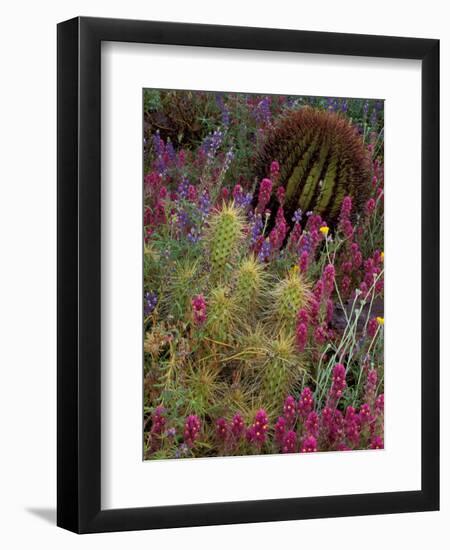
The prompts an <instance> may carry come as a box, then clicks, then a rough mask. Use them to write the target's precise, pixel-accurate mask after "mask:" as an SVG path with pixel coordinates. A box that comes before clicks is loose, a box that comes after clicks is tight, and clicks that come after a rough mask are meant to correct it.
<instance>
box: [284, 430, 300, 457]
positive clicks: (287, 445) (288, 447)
mask: <svg viewBox="0 0 450 550" xmlns="http://www.w3.org/2000/svg"><path fill="white" fill-rule="evenodd" d="M296 443H297V434H296V433H295V432H294V431H293V430H289V431H288V432H287V434H286V435H285V436H284V440H283V445H282V447H281V451H282V452H283V453H295V447H296Z"/></svg>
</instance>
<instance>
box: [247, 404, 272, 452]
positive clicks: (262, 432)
mask: <svg viewBox="0 0 450 550" xmlns="http://www.w3.org/2000/svg"><path fill="white" fill-rule="evenodd" d="M268 428H269V418H268V416H267V413H266V411H265V410H264V409H259V411H258V412H257V413H256V415H255V421H254V422H253V424H252V426H251V427H250V428H249V429H248V430H247V438H248V439H249V441H251V442H253V443H256V444H258V445H262V444H263V443H264V442H265V441H266V438H267V430H268Z"/></svg>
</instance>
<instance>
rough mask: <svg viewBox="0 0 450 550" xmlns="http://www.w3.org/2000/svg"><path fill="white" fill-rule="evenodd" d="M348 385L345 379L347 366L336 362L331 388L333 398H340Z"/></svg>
mask: <svg viewBox="0 0 450 550" xmlns="http://www.w3.org/2000/svg"><path fill="white" fill-rule="evenodd" d="M346 386H347V382H346V380H345V367H344V365H342V364H341V363H336V365H335V366H334V368H333V382H332V384H331V389H330V397H331V399H332V400H336V401H337V400H339V399H340V398H341V397H342V394H343V393H344V389H345V388H346Z"/></svg>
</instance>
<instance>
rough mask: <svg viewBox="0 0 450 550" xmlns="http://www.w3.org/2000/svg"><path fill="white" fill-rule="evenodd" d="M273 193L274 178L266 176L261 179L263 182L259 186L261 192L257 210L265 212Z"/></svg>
mask: <svg viewBox="0 0 450 550" xmlns="http://www.w3.org/2000/svg"><path fill="white" fill-rule="evenodd" d="M271 194H272V180H270V179H269V178H264V179H263V180H262V181H261V184H260V186H259V193H258V206H257V211H258V212H260V213H261V212H264V210H265V208H266V206H267V204H268V202H269V200H270V195H271Z"/></svg>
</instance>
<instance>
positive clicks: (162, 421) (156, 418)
mask: <svg viewBox="0 0 450 550" xmlns="http://www.w3.org/2000/svg"><path fill="white" fill-rule="evenodd" d="M165 414H166V409H165V408H164V407H162V406H159V407H156V409H155V410H154V412H153V415H152V430H151V431H152V433H154V434H157V435H160V434H162V432H163V431H164V426H165V425H166V421H167V419H166V416H165Z"/></svg>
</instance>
